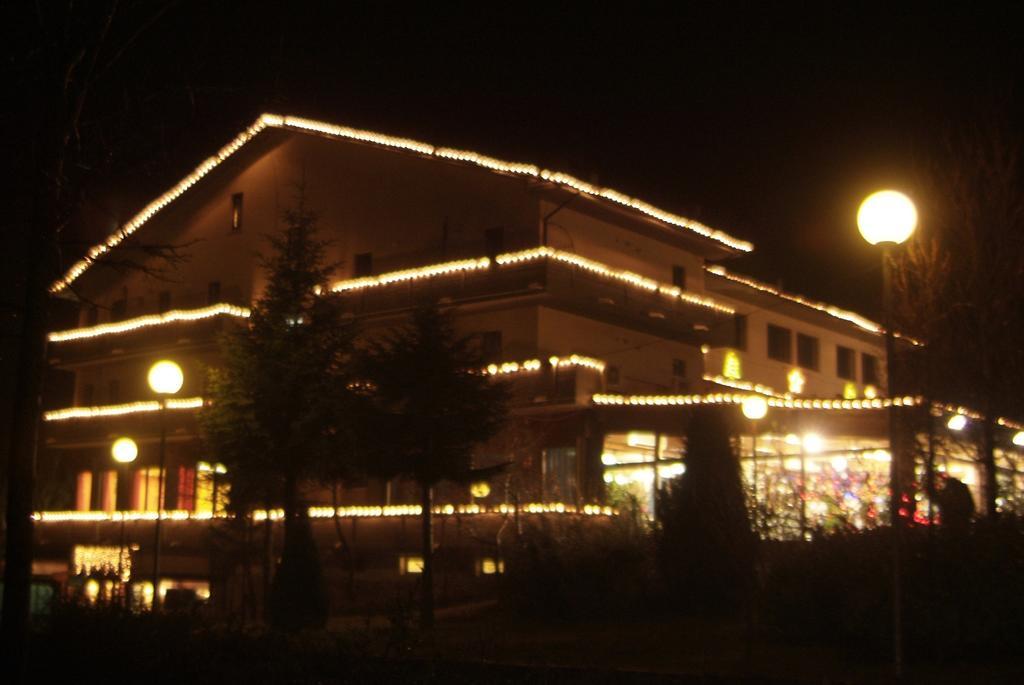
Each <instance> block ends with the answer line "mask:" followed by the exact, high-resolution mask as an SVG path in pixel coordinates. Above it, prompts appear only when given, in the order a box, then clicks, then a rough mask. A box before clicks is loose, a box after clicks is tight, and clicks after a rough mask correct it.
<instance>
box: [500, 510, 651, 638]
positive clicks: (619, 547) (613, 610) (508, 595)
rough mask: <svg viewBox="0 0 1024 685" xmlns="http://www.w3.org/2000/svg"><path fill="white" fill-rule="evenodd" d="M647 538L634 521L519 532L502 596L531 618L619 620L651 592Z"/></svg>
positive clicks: (552, 525)
mask: <svg viewBox="0 0 1024 685" xmlns="http://www.w3.org/2000/svg"><path fill="white" fill-rule="evenodd" d="M652 580H653V572H652V568H651V564H650V541H649V537H648V535H647V533H646V531H645V530H644V528H643V527H642V525H640V524H639V523H638V522H637V521H636V520H635V519H630V518H628V517H625V516H621V517H617V518H615V519H612V520H611V521H593V520H576V521H571V522H554V521H551V520H550V519H546V518H545V519H541V521H540V523H539V524H538V525H534V526H530V527H528V528H527V529H526V530H524V532H523V535H522V536H521V537H520V539H519V542H518V544H517V546H516V547H515V549H514V550H513V551H512V553H511V554H510V555H509V557H508V559H507V560H506V564H505V575H504V576H503V579H502V589H503V593H504V598H505V600H506V601H508V602H509V603H510V604H511V605H512V607H514V608H515V609H517V610H519V611H521V612H523V613H525V614H529V615H532V616H538V617H544V618H556V619H579V618H599V617H608V616H623V615H627V614H631V613H633V612H636V611H638V610H641V609H643V608H645V607H646V606H647V605H648V604H649V601H648V600H649V599H650V597H651V591H652Z"/></svg>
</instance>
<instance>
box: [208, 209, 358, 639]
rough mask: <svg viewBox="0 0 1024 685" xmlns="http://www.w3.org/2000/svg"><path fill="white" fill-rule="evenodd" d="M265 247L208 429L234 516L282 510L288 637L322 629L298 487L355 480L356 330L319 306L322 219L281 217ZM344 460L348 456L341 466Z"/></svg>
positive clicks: (225, 342)
mask: <svg viewBox="0 0 1024 685" xmlns="http://www.w3.org/2000/svg"><path fill="white" fill-rule="evenodd" d="M283 218H284V224H285V227H284V231H283V232H282V233H281V234H280V235H276V236H271V237H269V241H270V245H271V248H272V251H271V254H270V255H269V256H268V257H264V258H263V259H262V260H261V261H262V266H263V268H264V270H265V272H266V274H267V286H266V290H265V292H264V293H263V296H262V297H261V298H260V299H259V300H258V301H257V302H256V303H255V305H254V306H253V308H252V315H251V317H250V319H249V325H248V326H247V327H245V328H243V329H237V330H235V331H232V332H229V333H227V334H226V335H225V336H224V337H223V339H222V344H221V347H222V354H223V359H224V364H223V366H222V367H221V368H217V369H212V370H211V371H210V378H209V386H210V387H209V391H208V396H209V397H210V400H211V402H210V404H209V406H208V407H207V408H206V410H205V411H204V412H203V413H202V428H203V433H204V437H205V439H206V441H207V444H208V445H209V446H210V448H211V449H212V450H213V453H214V456H215V457H216V458H217V459H218V460H219V461H221V462H223V463H224V464H225V465H227V467H228V478H229V481H230V486H231V504H230V506H231V509H232V510H233V511H235V512H236V513H237V514H239V515H248V514H249V513H250V512H251V511H252V510H253V509H255V508H264V507H271V506H273V507H282V508H283V509H284V549H283V553H282V557H281V561H280V564H279V566H278V570H277V573H276V574H275V576H274V582H273V585H272V587H271V592H270V598H269V606H268V607H267V609H268V617H269V619H270V622H271V624H272V625H273V626H274V627H276V628H281V629H298V628H302V627H316V626H322V625H323V623H324V622H325V621H326V615H327V601H326V588H325V587H324V582H323V576H322V571H321V569H320V565H319V560H318V559H317V554H316V548H315V546H314V545H313V541H312V536H311V532H310V530H309V522H308V519H307V510H306V507H305V506H304V503H303V502H302V501H301V497H300V492H301V488H302V486H303V485H306V484H309V483H312V482H316V481H323V480H326V479H328V478H332V477H338V476H341V475H345V474H346V472H347V473H349V474H350V473H351V472H350V471H349V470H348V469H347V466H348V465H349V464H351V463H352V462H351V461H350V460H346V459H345V458H344V455H351V454H352V453H353V450H352V430H351V426H352V425H353V423H354V421H353V413H352V412H353V410H354V407H355V405H354V403H353V402H352V399H353V397H352V395H351V392H350V391H349V390H348V388H349V387H350V386H351V383H350V380H351V377H350V367H351V362H352V356H351V354H352V344H353V338H354V326H353V324H352V323H351V319H350V317H349V318H346V317H345V316H344V314H343V312H342V309H341V307H340V304H339V303H338V302H337V301H336V299H335V298H333V297H330V296H322V295H321V294H320V293H322V292H324V291H325V290H326V287H327V280H328V276H329V275H330V272H331V270H332V269H331V265H329V264H327V263H326V262H325V258H324V252H325V243H324V242H323V241H321V240H318V239H317V237H316V233H317V228H316V223H317V219H316V215H315V214H314V213H313V212H311V211H309V210H307V209H306V208H305V207H303V206H302V203H301V200H300V203H299V206H298V208H296V209H292V210H288V211H286V212H285V213H284V217H283ZM339 455H342V457H341V458H339Z"/></svg>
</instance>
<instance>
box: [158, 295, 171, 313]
mask: <svg viewBox="0 0 1024 685" xmlns="http://www.w3.org/2000/svg"><path fill="white" fill-rule="evenodd" d="M170 308H171V291H170V290H161V291H160V295H159V296H158V297H157V302H156V310H157V311H158V312H160V313H161V314H163V313H164V312H166V311H169V310H170Z"/></svg>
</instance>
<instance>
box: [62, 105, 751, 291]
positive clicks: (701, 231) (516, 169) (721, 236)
mask: <svg viewBox="0 0 1024 685" xmlns="http://www.w3.org/2000/svg"><path fill="white" fill-rule="evenodd" d="M268 127H273V128H282V129H291V130H296V131H305V132H309V133H318V134H321V135H325V136H330V137H332V138H342V139H347V140H357V141H360V142H364V143H371V144H374V145H380V146H382V147H389V148H394V149H398V150H406V151H409V152H415V153H418V154H422V155H427V156H432V157H437V158H439V159H448V160H454V161H459V162H466V163H469V164H474V165H476V166H479V167H481V168H485V169H490V170H492V171H498V172H503V173H509V174H517V175H524V176H530V177H534V178H540V179H543V180H545V181H549V182H551V183H555V184H558V185H563V186H566V187H570V188H572V189H574V190H576V191H578V192H580V193H583V194H586V195H590V196H592V197H597V198H601V199H604V200H608V201H609V202H614V203H616V204H619V205H622V206H625V207H629V208H631V209H633V210H635V211H638V212H640V213H642V214H645V215H647V216H649V217H652V218H654V219H657V220H659V221H662V222H664V223H666V224H669V225H672V226H676V227H678V228H683V229H686V230H689V231H692V232H694V233H696V234H698V235H701V236H704V237H706V238H709V239H710V240H714V241H716V242H718V243H721V244H723V245H726V246H728V247H730V248H732V249H735V250H739V251H741V252H750V251H751V250H753V249H754V246H753V244H751V243H750V242H748V241H746V240H739V239H737V238H734V237H733V236H730V235H729V234H727V233H725V232H723V231H719V230H715V229H712V228H709V227H708V226H705V225H704V224H702V223H700V222H697V221H693V220H691V219H687V218H685V217H682V216H679V215H677V214H673V213H671V212H667V211H665V210H663V209H659V208H658V207H655V206H654V205H651V204H649V203H647V202H644V201H642V200H639V199H637V198H634V197H630V196H628V195H625V194H624V193H620V192H618V191H616V190H613V189H611V188H601V187H597V186H594V185H592V184H589V183H585V182H583V181H581V180H579V179H577V178H575V177H573V176H570V175H569V174H564V173H561V172H557V171H550V170H548V169H540V168H538V167H537V166H536V165H533V164H525V163H519V162H507V161H503V160H499V159H495V158H493V157H488V156H486V155H482V154H479V153H476V152H471V151H468V150H456V149H453V148H447V147H442V148H438V147H435V146H433V145H431V144H429V143H423V142H420V141H416V140H412V139H409V138H401V137H397V136H388V135H385V134H382V133H375V132H373V131H365V130H361V129H356V128H351V127H348V126H339V125H337V124H330V123H327V122H322V121H314V120H312V119H305V118H302V117H293V116H287V115H278V114H263V115H262V116H260V117H259V118H258V119H257V120H256V121H255V122H253V124H252V125H251V126H249V128H247V129H246V130H244V131H242V132H241V133H240V134H238V135H237V136H236V137H235V138H234V139H232V140H231V142H229V143H228V144H227V145H225V146H224V147H222V148H221V149H220V150H218V151H217V153H216V154H215V155H213V156H212V157H210V158H208V159H206V160H204V161H203V162H202V163H201V164H200V165H199V166H197V167H196V168H195V169H193V170H192V172H191V173H189V174H188V175H187V176H185V178H183V179H182V180H180V181H179V182H178V183H177V184H175V185H174V186H173V187H171V188H170V189H169V190H167V191H166V192H165V193H163V194H162V195H160V196H159V197H157V198H156V199H155V200H153V201H152V202H150V203H149V204H148V205H146V206H145V207H144V208H143V209H142V210H141V211H140V212H138V213H137V214H136V215H135V216H133V217H132V218H131V219H129V220H128V221H127V222H126V223H125V224H124V225H123V226H122V227H120V228H119V229H118V230H117V231H115V232H114V233H112V234H111V235H110V236H108V237H107V239H106V241H105V242H103V243H100V244H98V245H95V246H93V247H92V248H90V249H89V250H88V251H87V252H86V254H85V256H84V257H83V258H82V259H80V260H78V261H77V262H75V263H74V264H73V265H72V266H71V268H69V269H68V270H67V272H66V273H65V274H64V275H63V276H62V277H61V278H60V279H58V280H57V281H55V282H54V283H53V284H52V285H51V286H50V291H51V292H54V293H57V292H60V291H62V290H64V289H65V288H67V287H68V286H69V285H70V284H71V283H72V282H74V280H75V279H76V278H78V277H79V276H81V275H82V273H84V272H85V270H86V269H88V268H89V267H90V266H91V265H92V263H93V262H95V261H96V260H97V259H98V258H99V257H101V256H103V255H104V254H105V253H107V252H109V251H110V250H111V249H113V248H114V247H117V246H118V245H119V244H121V243H122V242H123V241H124V240H125V239H126V238H128V237H129V236H130V235H132V234H133V233H135V231H137V230H138V229H139V228H140V227H141V226H142V225H143V224H145V223H146V222H147V221H149V220H150V219H151V218H153V217H154V216H155V215H156V214H157V213H159V212H160V210H162V209H164V208H165V207H166V206H167V205H169V204H170V203H171V202H173V201H174V200H176V199H177V198H178V197H180V196H181V195H182V194H183V193H184V192H185V191H186V190H188V189H189V188H191V187H192V186H194V185H195V184H196V183H198V182H199V181H200V180H201V179H202V178H203V177H204V176H206V175H207V174H209V173H210V172H211V171H213V170H214V169H215V168H216V167H217V166H219V165H220V164H221V163H222V162H224V161H225V160H227V159H228V158H229V157H231V156H232V155H233V154H234V153H235V152H237V151H238V150H239V149H241V148H242V147H243V146H244V145H245V144H246V143H248V142H249V141H251V140H252V139H253V138H255V137H256V136H257V135H259V133H260V132H262V131H263V130H264V129H266V128H268Z"/></svg>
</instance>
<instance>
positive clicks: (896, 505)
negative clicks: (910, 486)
mask: <svg viewBox="0 0 1024 685" xmlns="http://www.w3.org/2000/svg"><path fill="white" fill-rule="evenodd" d="M857 227H858V229H860V234H861V235H862V236H863V237H864V240H866V241H867V242H869V243H871V244H872V245H881V247H882V309H883V315H884V326H885V375H886V385H887V388H888V396H889V397H890V398H892V397H893V395H894V393H893V358H894V356H895V355H894V349H895V338H894V336H893V330H892V318H893V317H892V248H893V247H894V246H896V245H900V244H902V243H904V242H906V240H907V239H908V238H909V237H910V236H911V235H912V234H913V233H914V229H915V228H917V209H916V208H915V207H914V203H913V202H912V201H911V200H910V198H909V197H907V196H906V195H904V194H903V193H901V192H898V191H895V190H880V191H878V192H876V193H872V194H871V195H869V196H868V197H867V198H866V199H865V200H864V202H862V203H861V205H860V209H859V210H857ZM896 442H897V440H896V405H895V404H891V405H890V406H889V454H890V455H891V459H890V461H889V519H890V521H892V529H893V536H892V539H893V603H892V620H893V665H894V667H895V670H896V675H897V676H899V675H901V674H902V671H903V643H902V640H903V635H902V633H903V625H902V597H901V577H902V576H901V574H902V571H901V569H900V558H901V552H900V548H901V545H902V542H901V539H900V538H901V537H902V528H903V524H902V521H901V520H900V505H901V504H902V496H903V488H902V486H901V476H902V474H901V468H902V459H901V458H900V450H898V449H896Z"/></svg>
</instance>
